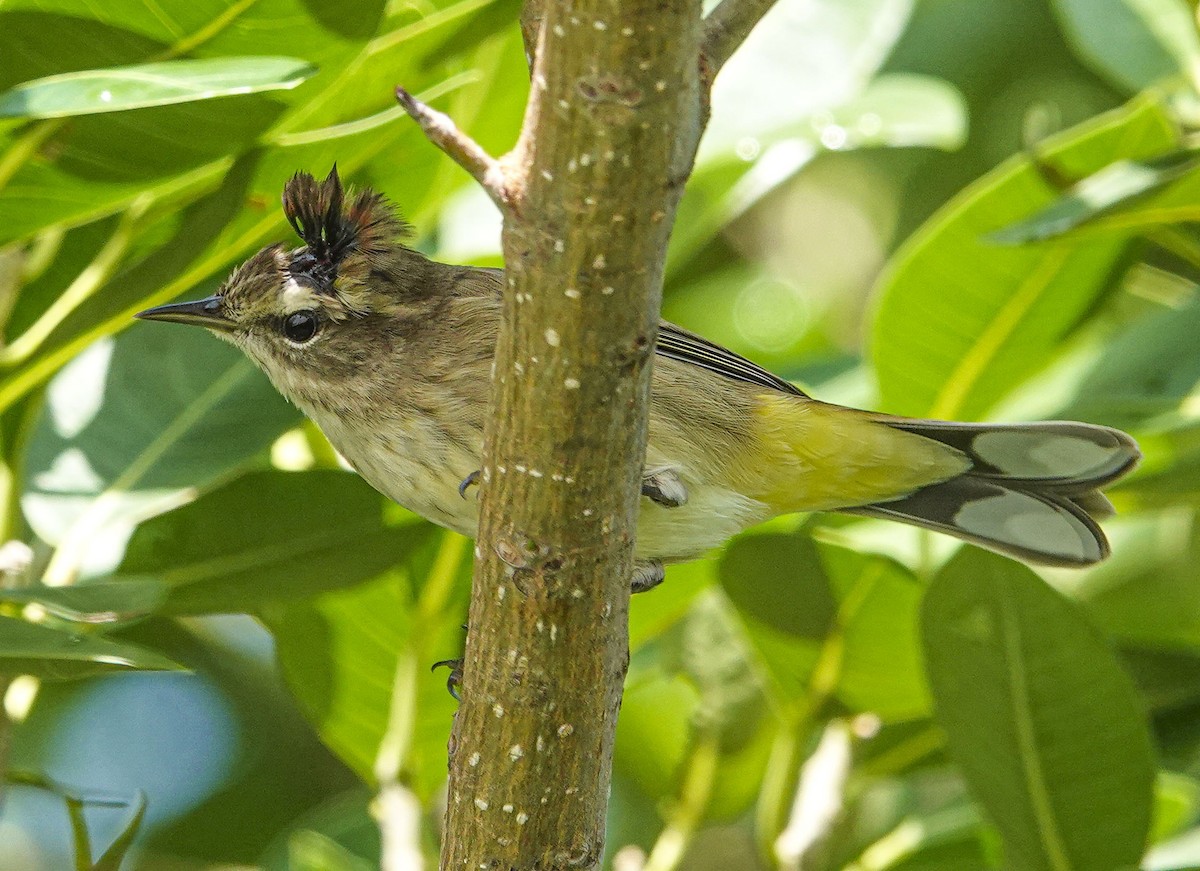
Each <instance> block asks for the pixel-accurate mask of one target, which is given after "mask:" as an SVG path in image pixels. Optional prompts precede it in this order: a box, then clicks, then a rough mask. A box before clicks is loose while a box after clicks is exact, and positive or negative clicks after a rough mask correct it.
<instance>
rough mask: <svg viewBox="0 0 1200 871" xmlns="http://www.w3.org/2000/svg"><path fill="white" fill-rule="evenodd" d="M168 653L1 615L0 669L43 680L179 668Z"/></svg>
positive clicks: (180, 667) (176, 669)
mask: <svg viewBox="0 0 1200 871" xmlns="http://www.w3.org/2000/svg"><path fill="white" fill-rule="evenodd" d="M180 669H183V666H182V665H180V664H179V663H177V662H172V661H171V660H169V659H167V658H166V657H165V656H163V655H161V654H159V653H155V652H154V651H152V650H147V649H145V648H143V647H138V646H136V645H134V644H129V643H127V642H124V641H113V640H110V639H107V638H100V637H97V636H95V635H77V634H73V633H70V632H64V631H62V630H60V629H52V628H50V627H49V626H41V625H39V624H36V623H28V622H26V621H24V620H17V619H15V618H13V617H0V671H3V672H5V673H8V674H30V675H33V676H35V677H39V678H42V679H43V680H74V679H77V678H81V677H91V676H92V675H97V674H105V673H109V672H119V671H127V670H151V671H178V670H180Z"/></svg>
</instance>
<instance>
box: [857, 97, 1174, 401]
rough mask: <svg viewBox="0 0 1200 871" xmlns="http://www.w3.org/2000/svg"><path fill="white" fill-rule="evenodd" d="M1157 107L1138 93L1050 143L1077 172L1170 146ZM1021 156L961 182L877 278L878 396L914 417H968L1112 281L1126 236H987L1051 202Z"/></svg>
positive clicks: (1026, 371)
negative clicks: (1081, 239)
mask: <svg viewBox="0 0 1200 871" xmlns="http://www.w3.org/2000/svg"><path fill="white" fill-rule="evenodd" d="M1176 135H1177V134H1176V129H1175V126H1174V123H1173V122H1172V121H1171V119H1170V118H1169V117H1167V115H1166V114H1165V113H1164V110H1163V108H1162V107H1161V106H1159V105H1158V104H1156V103H1153V102H1141V103H1135V104H1131V105H1130V106H1128V107H1126V108H1124V109H1120V110H1117V111H1115V112H1111V113H1109V114H1107V115H1104V116H1101V117H1100V118H1098V119H1096V120H1095V121H1092V122H1089V123H1087V124H1084V125H1082V126H1081V127H1080V128H1078V129H1076V130H1072V131H1069V132H1068V133H1065V134H1063V135H1062V136H1061V137H1059V138H1058V139H1056V140H1055V141H1054V142H1053V143H1052V144H1051V145H1050V146H1048V147H1047V149H1046V154H1047V155H1048V158H1047V159H1049V160H1051V161H1052V162H1053V163H1054V164H1055V165H1057V166H1060V167H1062V168H1064V170H1065V171H1067V172H1068V173H1070V174H1071V175H1075V176H1084V175H1088V174H1090V173H1093V172H1096V171H1097V170H1099V169H1100V168H1101V167H1103V166H1107V165H1108V164H1110V163H1112V162H1113V160H1119V159H1122V158H1124V159H1131V160H1136V159H1142V158H1146V157H1151V156H1155V155H1158V154H1161V153H1163V152H1167V151H1171V150H1173V149H1175V148H1176V147H1177V142H1176ZM1056 197H1057V192H1056V191H1055V190H1053V188H1051V187H1050V186H1049V185H1047V184H1046V182H1045V181H1043V180H1042V178H1041V177H1040V176H1039V175H1038V173H1037V172H1036V171H1035V169H1034V168H1033V166H1032V164H1031V163H1030V161H1029V160H1028V159H1027V158H1023V157H1019V158H1013V159H1011V160H1009V161H1008V162H1006V163H1005V164H1003V165H1001V166H1000V167H998V168H997V169H995V170H993V171H992V172H991V173H989V174H988V175H986V176H984V177H983V178H982V179H980V180H979V181H977V182H976V183H975V184H973V185H971V186H970V187H968V188H967V189H966V190H964V191H963V192H962V193H960V194H959V195H958V196H956V197H955V198H954V199H953V200H951V201H950V202H949V203H948V204H947V205H946V206H944V207H943V208H942V209H941V210H940V211H939V212H938V213H937V214H936V215H934V217H933V218H931V219H930V220H929V221H928V222H927V223H926V224H925V226H923V227H922V228H921V229H920V230H918V231H917V233H916V234H914V235H913V236H912V238H910V239H909V240H908V242H907V243H906V244H905V246H904V248H903V249H902V250H901V251H900V252H899V253H898V254H897V255H896V257H895V258H894V259H893V260H892V262H891V264H890V266H889V268H888V270H887V271H886V272H885V274H884V275H883V276H882V278H881V279H880V288H881V289H880V302H879V307H878V310H877V312H876V315H875V321H874V336H873V351H872V356H873V359H874V362H875V369H876V372H877V374H878V379H879V387H880V393H881V397H882V400H883V405H884V406H885V408H886V409H887V410H889V411H894V412H898V413H902V414H910V415H914V416H918V417H941V418H973V417H978V416H980V415H981V414H983V413H984V412H986V411H987V409H988V408H990V407H991V406H992V405H993V404H994V403H995V402H996V401H997V400H998V399H999V398H1001V397H1002V396H1003V395H1004V394H1005V393H1007V392H1008V391H1009V390H1011V389H1012V388H1013V387H1015V386H1016V385H1017V384H1018V383H1019V382H1020V381H1021V380H1022V379H1024V378H1025V377H1027V376H1029V375H1030V374H1031V373H1032V372H1034V371H1035V370H1036V369H1037V368H1038V367H1039V366H1041V365H1042V364H1044V363H1045V362H1046V360H1047V359H1049V358H1050V357H1051V355H1053V353H1054V352H1055V351H1056V350H1057V349H1058V347H1059V344H1060V342H1061V341H1062V339H1063V336H1064V335H1065V334H1066V333H1067V332H1068V331H1069V330H1070V329H1071V328H1072V327H1073V326H1075V325H1076V323H1077V322H1078V321H1079V319H1080V318H1081V317H1082V315H1083V314H1084V312H1086V311H1087V310H1088V308H1089V307H1090V306H1091V305H1092V303H1093V302H1094V301H1095V300H1096V299H1097V297H1099V296H1100V294H1102V293H1103V292H1104V290H1105V289H1106V288H1107V287H1109V285H1110V283H1111V281H1112V279H1113V276H1114V272H1115V270H1117V268H1118V266H1119V264H1120V263H1121V258H1122V256H1123V254H1124V251H1125V246H1126V243H1127V242H1128V240H1129V238H1130V237H1129V235H1127V234H1120V233H1114V234H1112V235H1107V236H1105V237H1104V239H1103V240H1098V241H1096V242H1094V243H1092V244H1089V245H1086V246H1082V245H1069V244H1062V243H1056V242H1045V243H1041V244H1037V245H1027V246H1022V247H1020V248H1014V247H1011V246H1001V245H997V244H996V243H994V242H991V241H989V240H988V237H989V236H990V234H991V233H993V232H995V231H996V230H998V229H1000V228H1002V227H1006V226H1009V225H1010V224H1012V223H1013V221H1015V220H1018V219H1020V218H1023V217H1025V216H1027V215H1028V214H1029V212H1030V210H1031V209H1036V208H1037V207H1038V206H1039V205H1042V204H1047V203H1050V202H1053V201H1054V199H1055V198H1056Z"/></svg>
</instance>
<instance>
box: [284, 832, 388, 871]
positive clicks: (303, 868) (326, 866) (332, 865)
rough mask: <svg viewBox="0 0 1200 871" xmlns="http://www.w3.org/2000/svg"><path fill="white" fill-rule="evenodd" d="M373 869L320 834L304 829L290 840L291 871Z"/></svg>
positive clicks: (368, 870) (289, 863)
mask: <svg viewBox="0 0 1200 871" xmlns="http://www.w3.org/2000/svg"><path fill="white" fill-rule="evenodd" d="M372 867H374V866H372V864H371V863H370V862H368V861H367V860H366V859H363V858H362V857H361V856H356V855H354V854H353V853H351V852H350V851H349V850H347V849H346V848H345V847H343V846H342V845H341V844H339V843H338V842H337V841H335V840H333V838H331V837H329V836H328V835H324V834H321V833H320V832H314V831H312V830H311V829H302V830H301V831H298V832H294V833H293V834H292V836H291V837H290V838H289V839H288V869H289V871H370V869H371V868H372Z"/></svg>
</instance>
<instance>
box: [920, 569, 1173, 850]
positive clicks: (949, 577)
mask: <svg viewBox="0 0 1200 871" xmlns="http://www.w3.org/2000/svg"><path fill="white" fill-rule="evenodd" d="M922 635H923V639H922V640H923V644H924V652H925V662H926V669H927V671H928V674H929V680H930V685H931V688H932V690H933V698H934V708H935V711H936V715H937V720H938V722H939V723H940V724H941V726H942V727H943V728H944V729H945V730H946V736H947V742H948V746H949V750H950V753H951V755H952V756H953V757H954V758H955V759H956V760H957V762H958V764H959V765H960V767H961V768H962V771H963V775H964V776H965V777H966V779H967V783H968V785H969V786H970V788H971V791H972V793H973V794H974V796H975V797H976V798H977V799H978V801H979V802H980V804H982V805H983V807H984V809H985V811H986V812H987V814H988V816H989V817H990V818H991V819H992V821H993V822H994V823H995V824H996V826H997V828H998V829H999V830H1000V833H1001V835H1002V836H1003V839H1004V846H1005V852H1006V855H1007V858H1008V864H1009V865H1010V866H1011V867H1016V868H1021V869H1022V871H1041V869H1047V871H1071V869H1078V871H1118V869H1126V868H1129V867H1134V866H1136V864H1137V862H1138V860H1139V859H1140V858H1141V855H1142V850H1143V846H1144V844H1145V842H1146V836H1147V833H1148V831H1149V827H1150V815H1151V804H1152V803H1151V797H1152V788H1153V784H1154V775H1155V770H1154V758H1153V750H1152V747H1151V744H1150V735H1149V730H1148V728H1147V724H1146V721H1145V716H1144V714H1143V713H1142V710H1141V706H1140V702H1139V700H1138V698H1137V695H1136V693H1135V691H1134V689H1133V685H1132V683H1131V681H1130V679H1129V677H1128V676H1127V675H1126V674H1125V673H1124V672H1123V671H1122V670H1121V668H1120V666H1119V665H1118V664H1117V662H1116V660H1115V658H1114V657H1113V654H1112V651H1111V650H1110V649H1109V647H1108V645H1107V644H1106V643H1105V641H1104V639H1103V638H1102V637H1101V636H1100V635H1099V633H1098V632H1097V631H1096V630H1095V629H1094V628H1093V627H1092V626H1091V625H1090V624H1088V622H1087V621H1086V620H1084V619H1083V617H1082V616H1081V615H1080V614H1079V613H1078V612H1077V611H1076V609H1075V608H1074V607H1072V605H1071V604H1070V603H1069V602H1067V601H1066V600H1065V599H1064V598H1063V597H1062V596H1061V595H1059V594H1058V593H1056V592H1054V591H1053V590H1052V589H1050V588H1049V587H1048V586H1046V584H1045V583H1044V582H1042V581H1041V580H1040V579H1039V578H1038V577H1037V576H1036V575H1035V574H1033V572H1031V571H1030V570H1029V569H1026V568H1024V567H1023V566H1020V565H1019V564H1017V563H1015V562H1012V561H1010V560H1006V559H1004V558H1002V557H999V556H996V555H993V554H990V553H986V552H984V551H979V550H976V549H967V550H964V551H963V552H962V553H961V554H960V555H959V556H958V557H956V558H955V559H954V560H953V561H952V562H951V563H950V564H949V565H948V566H947V567H946V569H945V570H943V571H942V572H941V573H940V574H939V575H938V576H937V577H936V578H935V579H934V581H933V583H932V584H931V585H930V587H929V590H928V592H927V595H926V600H925V603H924V607H923V611H922Z"/></svg>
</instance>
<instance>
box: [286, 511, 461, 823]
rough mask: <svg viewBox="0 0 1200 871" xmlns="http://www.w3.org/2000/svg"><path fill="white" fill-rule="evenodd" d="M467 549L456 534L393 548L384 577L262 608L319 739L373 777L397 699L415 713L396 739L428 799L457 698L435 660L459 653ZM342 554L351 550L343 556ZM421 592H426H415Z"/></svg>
mask: <svg viewBox="0 0 1200 871" xmlns="http://www.w3.org/2000/svg"><path fill="white" fill-rule="evenodd" d="M469 554H470V548H469V546H468V542H467V540H466V539H463V538H462V537H461V536H455V535H452V534H451V533H441V534H440V535H432V536H429V537H427V538H426V541H425V544H424V546H423V547H419V548H415V549H414V548H409V549H408V550H407V551H406V552H404V553H392V554H391V556H392V560H393V562H394V563H395V565H394V567H393V568H392V569H391V570H390V571H388V572H385V573H383V574H381V575H380V576H379V577H378V578H377V579H375V580H372V581H370V582H368V583H365V584H360V585H358V586H356V587H352V588H350V589H346V590H337V591H334V592H329V593H325V594H323V595H321V596H318V597H316V598H314V599H309V600H305V601H299V602H282V603H279V604H275V605H270V606H268V607H265V608H264V609H263V612H262V616H263V619H264V621H265V622H266V624H267V627H268V628H269V629H270V630H271V632H272V634H273V635H274V636H275V641H276V655H277V657H278V659H279V667H280V670H281V672H282V673H283V676H284V679H285V680H286V681H287V684H288V687H289V688H290V689H291V691H292V693H293V695H295V697H296V699H297V701H298V702H299V703H300V706H301V709H302V710H303V711H304V714H305V717H306V718H307V719H308V720H309V722H311V723H312V724H313V726H314V727H315V728H316V730H317V732H318V733H319V734H320V736H321V740H322V741H324V742H325V744H326V745H327V746H328V747H329V748H330V749H331V750H333V751H334V753H336V754H337V755H338V756H339V757H340V758H341V759H342V760H343V761H344V762H345V763H346V764H347V765H349V766H350V768H352V769H353V770H354V771H355V773H357V774H358V775H359V777H361V778H362V779H363V780H365V781H367V782H368V783H373V782H374V780H375V757H376V754H377V753H378V751H379V747H380V743H381V742H382V740H383V738H384V735H385V734H386V733H387V730H388V728H389V723H390V718H391V716H392V708H393V696H394V694H395V693H401V694H403V698H404V699H406V700H407V706H408V710H410V711H412V717H411V719H410V721H409V722H408V723H407V725H406V726H405V724H397V726H398V727H400V726H405V728H406V731H405V732H404V733H401V734H398V735H397V736H396V737H397V740H400V741H402V742H403V743H404V744H405V746H406V747H407V748H408V749H407V753H406V754H405V758H404V759H403V760H402V763H403V765H402V771H403V776H404V777H405V778H406V783H407V784H408V785H409V786H410V787H411V788H412V789H413V790H414V791H415V792H416V793H417V795H418V796H419V797H420V798H421V799H422V800H428V798H429V796H430V795H432V794H433V792H434V791H435V790H436V789H438V788H439V787H440V786H441V785H442V784H443V783H444V782H445V778H446V738H447V734H448V730H449V727H450V722H451V719H452V717H453V711H454V705H455V702H454V700H453V699H452V698H451V697H450V694H449V693H448V692H447V691H446V681H445V676H444V674H438V675H435V674H432V673H430V671H429V667H430V665H431V664H432V663H433V662H435V661H437V660H441V659H446V658H449V657H453V656H458V655H460V653H461V650H462V643H463V635H462V630H461V629H460V628H459V627H460V624H461V623H462V621H463V619H464V616H465V613H466V598H467V596H468V594H469V577H470V570H471V569H470V559H469ZM342 557H343V558H344V557H345V554H343V555H342ZM418 590H420V592H418Z"/></svg>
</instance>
